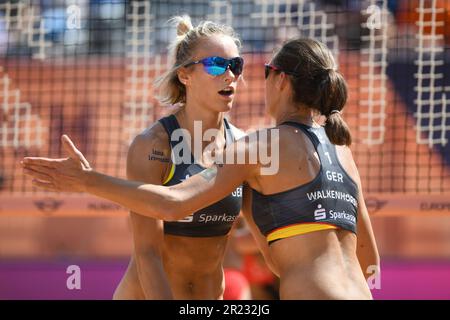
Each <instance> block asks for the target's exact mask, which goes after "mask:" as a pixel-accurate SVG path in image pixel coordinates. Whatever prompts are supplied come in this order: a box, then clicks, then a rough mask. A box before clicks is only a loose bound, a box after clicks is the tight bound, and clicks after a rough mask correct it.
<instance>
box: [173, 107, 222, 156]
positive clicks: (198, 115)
mask: <svg viewBox="0 0 450 320" xmlns="http://www.w3.org/2000/svg"><path fill="white" fill-rule="evenodd" d="M175 116H176V117H177V120H178V123H179V125H180V127H181V128H183V129H186V130H187V131H189V133H190V135H191V138H192V139H193V140H192V141H191V143H192V144H193V143H194V141H197V143H198V141H201V142H202V143H201V145H202V150H205V148H206V147H207V146H211V147H214V148H215V149H216V150H223V148H224V147H225V144H226V139H225V136H224V132H225V128H224V121H223V118H224V113H223V112H212V111H209V110H201V111H200V110H193V109H191V108H189V107H186V106H185V107H183V108H182V109H181V110H179V111H178V112H177V113H176V114H175ZM208 129H217V133H215V134H217V135H216V136H215V137H214V138H212V139H211V137H205V131H206V130H208ZM203 137H205V139H206V140H203ZM208 139H209V140H208ZM192 144H191V145H192ZM197 160H198V161H200V159H197Z"/></svg>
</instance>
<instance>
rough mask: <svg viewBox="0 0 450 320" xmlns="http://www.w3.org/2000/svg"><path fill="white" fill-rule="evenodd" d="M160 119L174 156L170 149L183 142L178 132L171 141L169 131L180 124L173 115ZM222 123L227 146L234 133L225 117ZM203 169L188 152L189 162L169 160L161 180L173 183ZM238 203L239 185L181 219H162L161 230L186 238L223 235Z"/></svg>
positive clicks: (237, 207)
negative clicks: (221, 197) (168, 168)
mask: <svg viewBox="0 0 450 320" xmlns="http://www.w3.org/2000/svg"><path fill="white" fill-rule="evenodd" d="M159 122H160V123H161V124H162V125H163V127H164V129H165V130H166V132H167V134H168V136H169V143H170V146H171V148H172V159H173V157H174V156H175V153H174V152H173V151H174V150H173V149H174V147H175V146H176V145H177V144H179V143H183V139H184V137H183V136H182V135H181V137H180V140H178V141H172V140H171V136H172V132H173V131H174V130H176V129H180V125H179V124H178V121H177V118H176V117H175V116H174V115H170V116H168V117H165V118H162V119H160V120H159ZM224 124H225V139H226V144H227V145H229V144H230V143H232V142H233V141H234V135H233V132H232V130H231V127H230V125H229V123H228V122H227V120H226V119H224ZM177 156H178V154H177ZM179 156H180V157H181V158H183V148H180V152H179ZM204 169H205V168H204V167H202V166H201V165H199V164H197V163H195V160H194V157H193V155H192V153H191V155H190V162H189V163H181V164H174V161H173V160H172V167H171V170H170V174H169V177H168V178H167V179H166V181H164V185H166V186H173V185H175V184H178V183H180V182H182V181H184V180H186V179H188V178H189V177H191V176H193V175H195V174H197V173H199V172H201V171H203V170H204ZM241 206H242V186H240V187H238V188H237V189H236V190H235V191H234V192H233V193H232V194H230V195H228V196H226V197H225V198H223V199H222V200H220V201H218V202H216V203H213V204H212V205H210V206H208V207H206V208H203V209H201V210H199V211H197V212H195V213H193V214H191V215H189V216H187V217H186V218H184V219H181V220H178V221H164V233H167V234H171V235H179V236H185V237H214V236H222V235H226V234H227V233H228V232H229V231H230V229H231V227H232V225H233V222H234V221H235V220H236V218H237V216H238V215H239V212H240V210H241Z"/></svg>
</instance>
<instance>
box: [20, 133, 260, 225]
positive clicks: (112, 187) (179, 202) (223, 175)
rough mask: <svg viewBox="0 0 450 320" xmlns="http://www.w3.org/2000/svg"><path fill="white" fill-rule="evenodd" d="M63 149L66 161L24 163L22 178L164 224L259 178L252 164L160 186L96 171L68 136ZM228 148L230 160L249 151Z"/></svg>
mask: <svg viewBox="0 0 450 320" xmlns="http://www.w3.org/2000/svg"><path fill="white" fill-rule="evenodd" d="M62 144H63V147H64V149H65V150H66V152H67V153H68V155H69V157H68V158H65V159H49V158H24V160H23V162H22V165H23V167H24V173H25V174H27V175H30V176H32V177H33V178H34V179H33V184H34V185H35V186H37V187H40V188H44V189H47V190H51V191H66V192H87V193H90V194H93V195H96V196H98V197H101V198H104V199H108V200H111V201H113V202H116V203H118V204H120V205H122V206H124V207H126V208H128V209H130V210H132V211H134V212H137V213H139V214H141V215H145V216H148V217H152V218H156V219H161V220H166V221H176V220H179V219H182V218H184V217H186V216H188V215H189V214H191V213H192V212H195V211H198V210H200V209H201V208H204V207H206V206H208V205H210V204H212V203H214V202H217V201H218V200H220V199H222V198H224V197H225V196H226V195H227V194H230V193H231V192H232V191H234V190H235V189H236V188H237V187H238V186H239V185H241V184H242V183H243V182H244V181H246V180H247V179H249V178H251V177H255V176H256V175H257V174H258V173H259V170H258V169H259V165H258V164H257V163H256V164H250V163H245V164H223V165H215V166H213V167H211V168H209V169H205V170H204V171H202V172H201V173H199V174H197V175H194V176H192V177H190V178H189V179H187V180H186V181H184V182H183V183H180V184H177V185H175V186H170V187H163V186H158V185H152V184H146V183H143V182H138V181H128V180H124V179H120V178H115V177H112V176H108V175H105V174H102V173H100V172H97V171H95V170H93V169H92V168H91V166H90V165H89V163H88V161H87V160H86V159H85V158H84V156H83V154H82V153H81V152H80V151H79V150H78V149H77V148H76V147H75V146H74V144H73V143H72V141H71V140H70V139H69V138H68V137H67V136H63V137H62ZM235 144H236V143H235ZM229 148H233V150H235V151H234V153H235V157H234V159H239V153H242V152H244V154H246V153H247V150H248V146H246V147H245V148H237V147H234V146H233V145H231V146H230V147H229ZM227 149H228V148H227ZM244 156H245V155H244Z"/></svg>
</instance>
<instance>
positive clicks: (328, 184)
mask: <svg viewBox="0 0 450 320" xmlns="http://www.w3.org/2000/svg"><path fill="white" fill-rule="evenodd" d="M283 124H285V125H289V126H294V127H296V128H298V129H300V130H302V131H303V132H304V133H305V134H306V136H307V137H308V138H309V139H310V140H311V142H312V143H313V145H314V148H315V149H316V151H317V153H318V155H319V159H320V164H321V165H320V170H319V173H318V174H317V176H316V177H315V178H314V179H313V180H312V181H311V182H309V183H306V184H304V185H301V186H298V187H295V188H293V189H290V190H287V191H283V192H279V193H275V194H269V195H264V194H261V193H259V192H258V191H256V190H253V204H252V212H253V218H254V220H255V222H256V224H257V225H258V227H259V229H260V231H261V233H263V234H264V235H265V236H266V238H267V240H268V241H269V243H270V242H271V241H275V240H278V239H282V238H287V237H291V236H295V235H298V234H304V233H308V232H312V231H318V230H324V229H337V228H342V229H345V230H349V231H351V232H354V233H356V222H357V210H358V202H357V199H358V186H357V184H356V183H355V182H354V181H353V179H352V178H351V177H350V176H349V175H348V174H347V173H346V172H345V170H344V168H343V167H342V165H341V164H340V162H339V160H338V157H337V154H336V147H335V145H333V144H332V143H331V142H330V140H329V139H328V137H327V135H326V133H325V130H324V128H322V127H320V128H314V127H309V126H306V125H304V124H300V123H296V122H285V123H283Z"/></svg>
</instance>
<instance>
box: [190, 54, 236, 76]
mask: <svg viewBox="0 0 450 320" xmlns="http://www.w3.org/2000/svg"><path fill="white" fill-rule="evenodd" d="M199 63H201V64H203V67H204V68H203V69H204V70H205V71H206V72H207V73H208V74H210V75H212V76H220V75H222V74H224V73H225V72H226V71H227V69H228V68H230V70H231V72H233V74H234V75H235V76H239V75H241V73H242V69H243V68H244V59H242V58H241V57H235V58H232V59H225V58H222V57H207V58H204V59H201V60H198V61H193V62H189V63H188V64H186V65H185V67H189V66H192V65H194V64H199Z"/></svg>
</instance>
